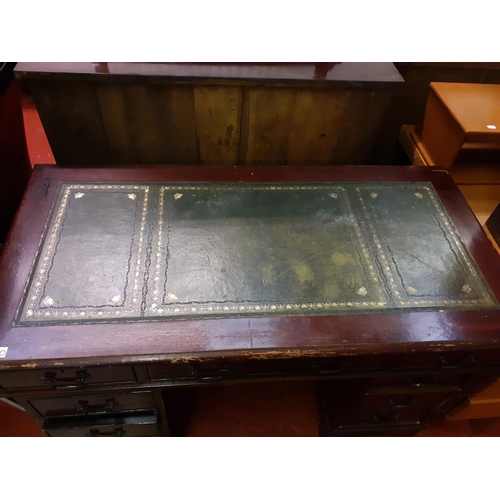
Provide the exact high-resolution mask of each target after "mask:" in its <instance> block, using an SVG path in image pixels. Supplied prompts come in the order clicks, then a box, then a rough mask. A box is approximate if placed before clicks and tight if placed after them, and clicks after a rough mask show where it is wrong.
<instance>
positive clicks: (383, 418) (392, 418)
mask: <svg viewBox="0 0 500 500" xmlns="http://www.w3.org/2000/svg"><path fill="white" fill-rule="evenodd" d="M398 420H399V415H398V414H397V413H396V414H394V415H377V414H376V413H375V415H373V421H374V422H397V421H398Z"/></svg>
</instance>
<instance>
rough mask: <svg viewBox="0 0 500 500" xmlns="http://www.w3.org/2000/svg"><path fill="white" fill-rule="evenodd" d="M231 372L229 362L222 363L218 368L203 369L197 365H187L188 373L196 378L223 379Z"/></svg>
mask: <svg viewBox="0 0 500 500" xmlns="http://www.w3.org/2000/svg"><path fill="white" fill-rule="evenodd" d="M230 373H231V368H230V365H229V363H222V364H221V367H220V369H219V370H214V371H208V370H207V371H204V370H201V369H200V366H199V365H191V366H190V367H189V374H190V376H191V377H195V378H197V379H198V380H223V379H225V378H226V377H227V376H228V375H229V374H230Z"/></svg>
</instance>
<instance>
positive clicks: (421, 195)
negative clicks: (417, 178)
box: [415, 193, 424, 199]
mask: <svg viewBox="0 0 500 500" xmlns="http://www.w3.org/2000/svg"><path fill="white" fill-rule="evenodd" d="M415 196H416V197H417V198H420V199H423V197H424V195H423V194H422V193H415Z"/></svg>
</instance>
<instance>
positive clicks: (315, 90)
mask: <svg viewBox="0 0 500 500" xmlns="http://www.w3.org/2000/svg"><path fill="white" fill-rule="evenodd" d="M16 75H17V77H18V78H21V79H23V80H26V81H28V82H29V85H30V88H31V91H32V94H33V99H34V102H35V105H36V107H37V110H38V112H39V114H40V117H41V120H42V123H43V126H44V129H45V131H46V133H47V137H48V140H49V142H50V145H51V148H52V151H53V152H54V157H55V159H56V161H57V163H58V164H61V165H104V164H118V165H120V164H121V165H124V164H142V165H145V164H182V165H230V166H234V165H341V164H358V163H364V162H365V161H366V159H367V158H368V155H369V153H370V151H371V147H372V143H373V140H374V137H375V134H376V132H377V130H378V127H379V124H380V122H381V119H382V116H383V114H384V112H385V109H386V106H387V104H388V102H389V99H390V96H391V94H392V91H393V90H394V89H395V88H397V87H398V86H400V85H401V84H402V82H403V80H402V78H401V76H400V75H399V73H398V72H397V70H396V69H395V67H394V65H393V64H392V63H317V64H310V63H304V64H297V63H281V64H279V63H277V64H170V63H162V64H159V63H157V64H153V63H19V64H18V66H17V67H16Z"/></svg>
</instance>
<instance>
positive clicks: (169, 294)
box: [167, 292, 179, 300]
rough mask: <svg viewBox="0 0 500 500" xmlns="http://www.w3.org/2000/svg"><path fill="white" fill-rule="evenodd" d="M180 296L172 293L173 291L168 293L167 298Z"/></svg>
mask: <svg viewBox="0 0 500 500" xmlns="http://www.w3.org/2000/svg"><path fill="white" fill-rule="evenodd" d="M178 298H179V297H177V295H175V293H172V292H168V293H167V299H168V300H177V299H178Z"/></svg>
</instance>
